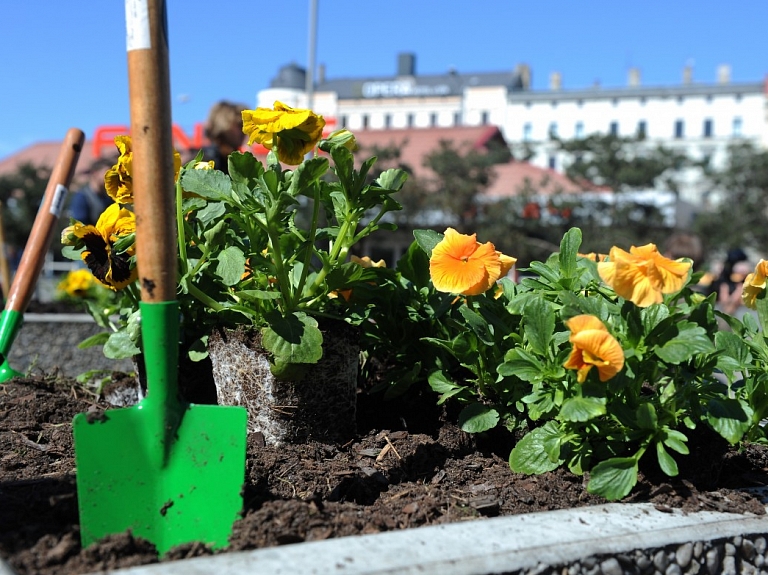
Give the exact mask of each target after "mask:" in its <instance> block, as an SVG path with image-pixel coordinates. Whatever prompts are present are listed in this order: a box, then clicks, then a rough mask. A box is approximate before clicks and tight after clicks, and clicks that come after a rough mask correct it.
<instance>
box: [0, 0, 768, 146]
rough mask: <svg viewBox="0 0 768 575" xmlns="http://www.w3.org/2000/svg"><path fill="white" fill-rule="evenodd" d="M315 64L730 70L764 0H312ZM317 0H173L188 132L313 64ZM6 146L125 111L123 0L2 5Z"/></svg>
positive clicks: (609, 77)
mask: <svg viewBox="0 0 768 575" xmlns="http://www.w3.org/2000/svg"><path fill="white" fill-rule="evenodd" d="M318 5H319V8H318V35H317V56H316V61H317V63H318V64H324V65H325V66H326V74H327V77H329V78H344V77H347V78H349V77H361V76H386V75H392V74H394V72H395V70H396V62H397V54H398V53H400V52H413V53H415V54H416V70H417V74H418V73H423V74H440V73H443V72H446V71H447V70H448V69H449V68H455V69H456V70H457V71H459V72H467V73H468V72H497V71H505V70H511V69H513V68H514V67H515V65H516V64H518V63H526V64H528V65H529V66H530V67H531V69H532V72H533V87H534V89H546V88H547V85H548V78H549V74H550V73H551V72H552V71H559V72H560V73H561V74H562V78H563V87H564V88H565V89H569V88H583V87H587V86H591V85H592V84H593V83H594V82H595V81H599V82H600V83H601V85H602V86H605V87H609V86H621V85H624V84H625V83H626V76H627V70H628V69H629V68H630V67H637V68H639V69H640V70H641V74H642V83H643V85H668V84H676V83H679V82H680V80H681V76H682V69H683V67H684V66H685V65H686V64H691V65H693V69H694V80H695V81H698V82H714V81H715V79H716V69H717V66H718V65H720V64H730V65H731V68H732V80H733V81H734V82H755V81H762V79H763V78H765V76H766V75H767V74H768V60H766V58H765V55H766V54H768V34H766V33H765V25H766V22H768V2H766V1H765V0H732V1H730V2H723V0H697V1H692V0H672V1H670V0H666V1H661V0H644V1H642V2H623V1H617V0H581V1H576V0H528V1H527V2H522V1H518V0H472V1H471V2H470V1H469V0H463V1H460V0H442V1H437V0H318ZM309 6H310V0H280V1H279V2H274V1H272V2H264V1H258V0H251V1H244V0H220V1H219V2H210V1H207V2H206V1H202V0H168V24H169V36H170V61H171V93H172V98H173V120H174V123H176V124H178V125H180V126H181V127H182V128H183V129H184V130H185V131H188V132H191V130H192V127H193V126H194V124H195V123H197V122H202V121H203V120H204V119H205V117H206V115H207V112H208V108H209V107H210V105H211V104H213V103H214V102H215V101H216V100H219V99H222V98H227V99H232V100H236V101H241V102H243V103H245V104H249V105H255V98H256V93H257V92H258V91H259V90H261V89H263V88H266V87H268V86H269V82H270V80H271V79H272V78H273V77H274V76H275V75H276V73H277V71H278V69H279V68H280V66H282V65H284V64H288V63H291V62H296V63H298V64H300V65H302V66H303V65H306V63H307V55H308V41H307V38H308V29H309V25H308V20H309V17H308V14H309ZM0 54H2V55H3V63H2V67H1V68H0V70H2V72H0V159H2V158H4V157H6V156H8V155H10V154H12V153H14V152H16V151H18V150H20V149H22V148H24V147H26V146H28V145H30V144H32V143H35V142H39V141H46V140H60V139H61V138H62V137H63V136H64V134H65V133H66V130H67V129H68V128H69V127H72V126H75V127H79V128H81V129H82V130H83V131H85V133H86V137H89V138H90V136H91V134H92V133H93V130H94V129H95V128H96V127H97V126H103V125H114V124H128V123H129V122H130V117H129V110H128V82H127V64H126V53H125V14H124V4H123V2H121V1H118V0H90V1H85V2H63V1H61V0H24V1H17V2H12V3H11V2H7V3H6V4H5V6H3V15H2V18H0Z"/></svg>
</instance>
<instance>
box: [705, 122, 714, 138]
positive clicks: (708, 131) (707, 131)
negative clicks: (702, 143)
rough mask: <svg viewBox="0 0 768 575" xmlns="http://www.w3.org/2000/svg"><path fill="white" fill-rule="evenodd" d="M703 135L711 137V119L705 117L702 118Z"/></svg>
mask: <svg viewBox="0 0 768 575" xmlns="http://www.w3.org/2000/svg"><path fill="white" fill-rule="evenodd" d="M704 137H705V138H711V137H712V119H711V118H707V119H706V120H704Z"/></svg>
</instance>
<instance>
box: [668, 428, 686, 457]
mask: <svg viewBox="0 0 768 575" xmlns="http://www.w3.org/2000/svg"><path fill="white" fill-rule="evenodd" d="M664 431H665V437H664V445H666V446H667V447H669V448H670V449H671V450H672V451H677V452H678V453H680V454H682V455H688V454H689V453H690V450H689V449H688V446H687V445H686V444H685V442H686V441H688V438H687V437H686V436H685V435H683V434H682V433H680V432H679V431H676V430H674V429H668V428H665V429H664Z"/></svg>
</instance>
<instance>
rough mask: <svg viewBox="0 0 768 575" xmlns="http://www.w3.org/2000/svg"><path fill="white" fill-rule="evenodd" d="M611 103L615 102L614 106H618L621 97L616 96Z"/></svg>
mask: <svg viewBox="0 0 768 575" xmlns="http://www.w3.org/2000/svg"><path fill="white" fill-rule="evenodd" d="M611 103H612V104H613V106H614V107H616V106H618V105H619V99H618V98H614V99H613V100H611Z"/></svg>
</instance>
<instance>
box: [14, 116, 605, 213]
mask: <svg viewBox="0 0 768 575" xmlns="http://www.w3.org/2000/svg"><path fill="white" fill-rule="evenodd" d="M355 137H356V138H357V141H358V143H359V144H360V147H361V148H362V149H363V151H364V153H369V152H370V149H371V148H373V147H379V148H386V147H390V146H398V147H400V161H401V163H403V164H406V165H408V166H409V167H410V168H411V169H412V170H413V173H414V176H416V177H430V176H432V174H431V172H430V170H429V169H428V168H426V167H424V165H423V159H424V157H425V156H426V155H427V154H429V153H430V152H432V151H433V150H435V149H436V148H437V147H438V146H439V144H440V141H441V140H449V141H452V142H453V143H454V145H455V146H456V147H458V148H462V147H469V148H472V149H482V148H486V147H487V146H488V145H489V143H491V142H494V141H495V142H497V143H502V144H503V143H505V141H504V137H503V136H502V134H501V131H500V130H499V129H498V128H497V127H494V126H462V127H454V128H414V129H403V130H362V131H355ZM60 145H61V144H60V142H40V143H37V144H33V145H31V146H28V147H26V148H24V149H22V150H20V151H19V152H17V153H15V154H13V155H11V156H8V157H6V158H5V159H3V160H0V176H2V175H6V174H10V173H13V172H15V171H16V170H18V168H19V167H20V166H21V165H22V164H24V163H32V164H34V165H37V166H49V167H50V166H53V164H54V162H55V161H56V157H57V156H58V154H59V148H60ZM94 159H95V158H94V156H93V146H92V142H91V141H90V140H89V141H86V142H85V144H84V145H83V151H82V152H81V154H80V159H79V161H78V164H77V170H76V171H75V180H78V179H80V180H82V179H83V178H82V176H83V174H84V172H85V171H86V170H87V169H88V167H89V166H90V165H91V163H92V162H93V161H94ZM494 172H495V174H496V177H495V178H494V180H493V181H492V183H491V185H490V187H489V188H488V190H487V195H488V196H489V197H492V198H502V197H508V196H513V195H517V194H520V193H521V192H523V191H524V190H525V189H526V184H527V183H528V184H530V186H532V187H533V189H536V190H537V191H538V192H539V193H543V194H556V193H576V192H581V191H586V190H590V191H596V190H598V189H600V188H599V187H598V186H595V185H594V184H591V183H588V184H587V185H580V184H578V183H576V182H574V181H572V180H570V179H569V178H568V177H567V176H565V174H562V173H560V172H556V171H554V170H547V169H543V168H539V167H537V166H534V165H533V164H530V163H528V162H518V161H514V160H512V161H510V162H508V163H506V164H497V165H496V166H495V167H494Z"/></svg>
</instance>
